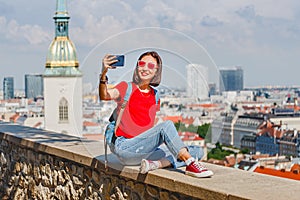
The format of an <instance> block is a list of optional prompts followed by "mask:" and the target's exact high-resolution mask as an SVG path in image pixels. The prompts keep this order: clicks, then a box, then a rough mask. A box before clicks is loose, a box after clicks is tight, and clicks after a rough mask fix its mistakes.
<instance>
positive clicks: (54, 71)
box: [44, 0, 82, 136]
mask: <svg viewBox="0 0 300 200" xmlns="http://www.w3.org/2000/svg"><path fill="white" fill-rule="evenodd" d="M53 19H54V22H55V38H54V40H53V41H52V43H51V44H50V46H49V49H48V55H47V60H46V64H45V67H46V69H45V72H44V105H45V129H47V130H53V131H56V132H62V133H66V134H70V135H76V136H81V135H82V73H81V71H80V70H79V69H78V67H79V63H78V60H77V54H76V49H75V46H74V44H73V43H72V41H71V40H70V39H69V34H68V31H69V19H70V17H69V14H68V12H67V3H66V0H57V2H56V12H55V15H54V17H53Z"/></svg>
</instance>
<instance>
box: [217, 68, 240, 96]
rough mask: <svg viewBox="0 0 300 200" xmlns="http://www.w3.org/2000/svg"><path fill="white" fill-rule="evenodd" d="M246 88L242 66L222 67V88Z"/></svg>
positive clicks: (230, 89)
mask: <svg viewBox="0 0 300 200" xmlns="http://www.w3.org/2000/svg"><path fill="white" fill-rule="evenodd" d="M243 89H244V72H243V69H242V68H241V67H233V68H222V69H220V90H221V91H240V90H243Z"/></svg>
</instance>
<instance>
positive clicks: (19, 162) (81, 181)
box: [0, 122, 300, 200]
mask: <svg viewBox="0 0 300 200" xmlns="http://www.w3.org/2000/svg"><path fill="white" fill-rule="evenodd" d="M207 166H208V167H209V168H210V169H212V170H213V171H214V173H215V175H214V176H213V177H212V178H204V179H197V178H193V177H189V176H186V175H184V168H182V169H176V170H175V169H161V170H156V171H153V172H150V173H148V174H146V175H142V174H139V173H138V167H137V166H122V165H120V163H119V162H118V160H117V159H116V158H115V157H114V156H113V155H109V167H108V169H107V170H106V169H105V168H104V146H103V142H102V141H93V140H86V139H82V138H77V137H73V136H68V135H65V134H59V133H53V132H49V131H44V130H40V129H33V128H28V127H24V126H19V125H13V124H7V123H1V122H0V199H174V200H175V199H178V200H179V199H211V200H212V199H214V200H215V199H264V200H265V199H286V198H288V199H298V198H299V196H300V190H299V188H300V182H299V181H294V180H289V179H283V178H277V177H271V176H267V175H262V174H257V173H252V172H247V171H242V170H237V169H232V168H226V167H221V166H216V165H211V164H207Z"/></svg>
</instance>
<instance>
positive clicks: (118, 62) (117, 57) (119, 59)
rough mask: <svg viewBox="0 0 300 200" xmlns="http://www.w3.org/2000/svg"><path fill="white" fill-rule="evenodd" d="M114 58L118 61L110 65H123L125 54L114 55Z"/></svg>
mask: <svg viewBox="0 0 300 200" xmlns="http://www.w3.org/2000/svg"><path fill="white" fill-rule="evenodd" d="M116 59H117V60H118V61H117V62H115V63H114V64H112V65H111V66H114V67H123V66H124V61H125V56H124V55H116Z"/></svg>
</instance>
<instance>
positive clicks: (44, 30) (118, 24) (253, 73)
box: [0, 0, 300, 89]
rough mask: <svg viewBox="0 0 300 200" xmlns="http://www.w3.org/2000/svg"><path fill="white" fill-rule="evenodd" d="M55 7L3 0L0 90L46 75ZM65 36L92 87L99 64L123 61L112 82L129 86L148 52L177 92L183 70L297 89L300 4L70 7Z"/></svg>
mask: <svg viewBox="0 0 300 200" xmlns="http://www.w3.org/2000/svg"><path fill="white" fill-rule="evenodd" d="M55 9H56V0H47V1H40V0H31V1H23V0H13V1H4V0H0V88H1V89H2V82H3V78H4V77H5V76H13V77H14V79H15V88H18V89H22V88H24V82H25V80H24V75H25V74H33V73H39V74H41V73H43V72H44V69H45V62H46V57H47V52H48V47H49V45H50V43H51V42H52V40H53V38H54V20H53V16H54V14H55ZM67 10H68V12H69V16H70V17H71V18H70V21H69V36H70V39H71V41H72V42H73V43H74V44H75V46H76V49H77V56H78V60H79V63H80V70H81V71H82V72H83V81H84V83H90V84H91V85H92V86H93V87H96V85H97V83H98V74H99V73H100V71H101V59H102V57H103V56H104V55H105V54H107V53H111V54H125V58H126V65H125V67H123V68H122V69H116V70H114V71H112V72H109V76H110V80H111V81H118V80H120V79H123V78H125V77H127V78H129V79H130V76H131V72H132V66H134V65H135V61H136V59H137V57H138V55H139V54H140V53H141V52H143V51H145V50H149V49H151V50H156V51H158V52H159V53H160V55H161V56H162V58H163V63H164V73H163V76H164V79H163V80H164V82H163V83H164V84H165V85H173V86H174V85H178V86H182V85H184V84H183V83H184V82H185V81H186V79H185V76H186V75H185V71H186V70H185V69H186V68H185V66H186V65H187V64H190V63H197V64H200V65H203V66H205V67H207V68H208V71H209V73H208V74H209V82H214V81H216V80H217V77H218V75H217V74H218V69H220V68H221V67H222V68H223V67H234V66H240V67H242V69H243V70H244V86H245V87H255V86H294V85H300V78H299V74H300V70H299V67H300V66H299V62H298V60H299V59H300V34H299V33H300V1H299V0H285V1H282V0H229V1H228V0H185V1H182V0H156V1H155V0H145V1H140V0H123V1H122V0H105V1H104V0H103V1H101V0H69V1H67Z"/></svg>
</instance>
